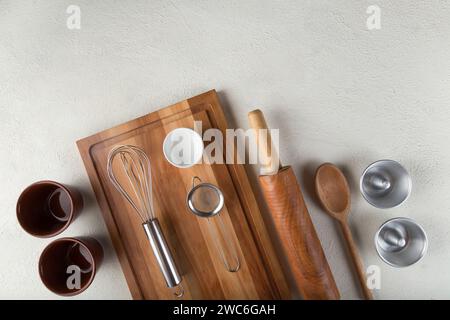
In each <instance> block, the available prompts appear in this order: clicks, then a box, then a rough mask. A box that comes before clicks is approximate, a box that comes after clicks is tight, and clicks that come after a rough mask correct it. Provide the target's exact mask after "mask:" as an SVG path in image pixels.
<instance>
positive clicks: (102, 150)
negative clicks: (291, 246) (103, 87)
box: [77, 90, 290, 299]
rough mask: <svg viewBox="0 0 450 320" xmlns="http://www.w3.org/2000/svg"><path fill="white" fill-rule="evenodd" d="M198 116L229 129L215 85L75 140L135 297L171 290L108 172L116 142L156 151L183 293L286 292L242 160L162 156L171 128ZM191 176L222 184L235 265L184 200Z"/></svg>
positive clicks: (162, 212) (157, 179)
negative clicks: (188, 161) (181, 162)
mask: <svg viewBox="0 0 450 320" xmlns="http://www.w3.org/2000/svg"><path fill="white" fill-rule="evenodd" d="M195 120H201V121H202V125H203V131H204V130H206V129H208V128H218V129H220V130H221V131H222V132H223V134H224V137H225V129H226V128H227V122H226V119H225V116H224V113H223V111H222V107H221V106H220V104H219V100H218V98H217V94H216V92H215V91H214V90H212V91H209V92H206V93H203V94H201V95H199V96H196V97H193V98H190V99H187V100H184V101H181V102H179V103H177V104H174V105H172V106H170V107H167V108H164V109H161V110H159V111H156V112H153V113H150V114H148V115H146V116H143V117H140V118H138V119H135V120H132V121H130V122H127V123H124V124H122V125H119V126H117V127H114V128H112V129H108V130H105V131H103V132H100V133H97V134H95V135H93V136H90V137H88V138H85V139H82V140H80V141H78V142H77V145H78V148H79V151H80V153H81V157H82V158H83V161H84V164H85V166H86V170H87V173H88V175H89V179H90V181H91V184H92V187H93V189H94V192H95V195H96V197H97V201H98V203H99V205H100V208H101V211H102V213H103V217H104V220H105V222H106V225H107V227H108V230H109V233H110V236H111V239H112V242H113V244H114V247H115V249H116V252H117V255H118V257H119V260H120V262H121V265H122V269H123V271H124V274H125V277H126V279H127V282H128V286H129V288H130V290H131V294H132V296H133V298H134V299H173V298H174V297H173V295H172V293H171V291H170V290H169V289H167V287H166V285H165V282H164V279H163V277H162V275H161V272H160V270H159V268H158V265H157V264H156V261H155V258H154V256H153V253H152V251H151V248H150V245H149V243H148V239H147V238H146V236H145V233H144V231H143V229H142V225H141V222H140V220H139V219H138V217H137V215H136V213H135V212H134V211H133V209H132V208H131V206H130V205H129V204H128V203H127V202H126V200H124V198H123V197H122V196H121V195H120V194H119V193H118V192H117V191H116V189H115V188H114V186H113V185H112V184H111V183H110V181H109V179H108V175H107V172H106V163H107V155H108V152H109V151H110V150H111V148H112V147H114V146H115V145H118V144H132V145H136V146H138V147H140V148H142V149H144V150H145V152H146V153H147V155H148V156H149V157H150V159H151V163H152V177H153V193H154V195H153V201H154V207H155V211H156V215H157V218H158V220H159V222H160V224H161V227H162V229H163V232H164V234H165V236H166V238H167V241H168V244H169V246H170V248H171V250H172V252H173V254H174V258H175V261H176V263H177V265H178V267H179V269H180V273H181V274H182V276H183V287H184V289H185V296H184V299H279V298H283V299H286V298H289V297H290V294H289V289H288V286H287V283H286V279H285V277H284V275H283V273H282V270H281V267H280V263H279V261H278V259H277V256H276V254H275V250H274V247H273V245H272V243H271V241H270V239H269V236H268V233H267V230H266V226H265V224H264V221H263V219H262V217H261V214H260V211H259V208H258V205H257V203H256V200H255V197H254V194H253V191H252V189H251V186H250V184H249V181H248V178H247V175H246V172H245V169H244V167H243V166H242V165H237V164H230V165H228V164H213V165H208V164H197V165H195V166H193V167H191V168H187V169H179V168H176V167H174V166H172V165H170V164H169V163H168V162H167V160H166V159H165V158H164V155H163V152H162V143H163V140H164V138H165V136H166V134H167V133H168V132H170V131H171V130H173V129H175V128H179V127H186V128H193V126H194V121H195ZM227 151H230V150H224V154H225V152H227ZM193 176H199V177H200V178H201V179H202V180H203V181H204V182H210V183H213V184H215V185H217V186H219V187H220V188H221V189H222V191H223V192H224V196H225V207H224V209H223V210H222V212H221V215H222V217H223V219H224V221H225V225H226V229H227V230H228V231H229V232H230V234H231V237H232V239H233V241H234V242H235V245H236V247H237V249H238V254H239V258H240V262H241V268H240V269H239V271H238V272H235V273H230V272H228V271H226V269H225V267H224V265H223V264H222V261H221V259H220V256H219V254H218V252H217V250H216V248H215V247H214V243H213V239H212V238H211V236H212V235H211V233H210V232H209V229H208V225H207V223H208V221H207V219H205V218H200V217H197V216H195V215H193V214H192V213H190V212H189V209H188V208H187V207H186V203H185V201H186V195H187V192H188V191H189V190H190V187H191V179H192V177H193Z"/></svg>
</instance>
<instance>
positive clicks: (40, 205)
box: [16, 181, 83, 238]
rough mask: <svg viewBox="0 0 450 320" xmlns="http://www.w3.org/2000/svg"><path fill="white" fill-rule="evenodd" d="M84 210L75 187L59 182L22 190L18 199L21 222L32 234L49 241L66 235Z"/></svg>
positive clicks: (80, 197)
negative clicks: (50, 238)
mask: <svg viewBox="0 0 450 320" xmlns="http://www.w3.org/2000/svg"><path fill="white" fill-rule="evenodd" d="M82 208H83V198H82V196H81V194H80V193H79V192H78V191H77V190H76V189H74V188H72V187H68V186H66V185H63V184H61V183H58V182H55V181H39V182H36V183H33V184H32V185H30V186H29V187H27V188H26V189H25V190H24V191H22V193H21V195H20V196H19V199H18V200H17V207H16V212H17V219H18V220H19V223H20V225H21V226H22V228H23V229H24V230H25V231H27V232H28V233H29V234H31V235H33V236H36V237H40V238H49V237H53V236H55V235H57V234H60V233H61V232H63V231H64V230H65V229H66V228H67V227H68V226H69V225H70V223H71V222H72V221H73V220H74V218H75V216H76V215H78V213H79V212H80V211H81V209H82Z"/></svg>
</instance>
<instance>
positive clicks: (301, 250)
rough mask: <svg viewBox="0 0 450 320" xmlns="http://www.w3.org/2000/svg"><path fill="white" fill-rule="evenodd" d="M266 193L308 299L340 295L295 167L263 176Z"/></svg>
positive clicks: (299, 284) (293, 267) (296, 275)
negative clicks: (307, 206)
mask: <svg viewBox="0 0 450 320" xmlns="http://www.w3.org/2000/svg"><path fill="white" fill-rule="evenodd" d="M259 181H260V183H261V188H262V190H263V193H264V197H265V199H266V201H267V204H268V206H269V209H270V212H271V214H272V218H273V221H274V223H275V227H276V230H277V233H278V236H279V237H280V239H281V242H282V244H283V248H284V251H285V254H286V256H287V259H288V261H289V265H290V267H291V270H292V273H293V276H294V278H295V280H296V282H297V285H298V289H299V291H300V293H301V294H302V296H303V298H304V299H308V300H309V299H314V300H318V299H320V300H329V299H333V300H334V299H339V297H340V295H339V291H338V289H337V286H336V283H335V281H334V278H333V274H332V273H331V269H330V266H329V265H328V262H327V259H326V257H325V254H324V252H323V249H322V246H321V244H320V240H319V238H318V237H317V234H316V231H315V229H314V226H313V224H312V221H311V217H310V216H309V213H308V209H307V208H306V204H305V201H304V199H303V196H302V193H301V190H300V186H299V184H298V182H297V179H296V177H295V174H294V171H293V170H292V168H291V167H289V166H287V167H283V168H281V169H280V171H278V173H276V174H274V175H263V176H260V177H259Z"/></svg>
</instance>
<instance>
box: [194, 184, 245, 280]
mask: <svg viewBox="0 0 450 320" xmlns="http://www.w3.org/2000/svg"><path fill="white" fill-rule="evenodd" d="M196 182H198V183H197V184H196ZM186 202H187V206H188V208H189V209H190V210H191V212H192V213H193V214H195V215H197V216H199V217H202V218H207V219H208V226H209V230H210V232H211V235H212V238H213V239H214V244H215V246H216V249H217V251H218V252H219V255H220V257H221V259H222V261H223V263H224V265H225V268H226V269H227V270H228V271H229V272H236V271H238V270H239V267H240V262H239V257H238V254H237V250H236V247H235V245H234V242H233V239H232V238H231V235H230V232H227V230H226V228H225V224H224V222H223V219H222V217H221V215H220V211H221V210H222V209H223V206H224V202H225V201H224V196H223V193H222V190H220V189H219V187H217V186H215V185H213V184H211V183H206V182H202V180H201V179H200V178H199V177H197V176H195V177H193V178H192V188H191V190H190V191H189V193H188V195H187V199H186ZM212 218H214V221H212Z"/></svg>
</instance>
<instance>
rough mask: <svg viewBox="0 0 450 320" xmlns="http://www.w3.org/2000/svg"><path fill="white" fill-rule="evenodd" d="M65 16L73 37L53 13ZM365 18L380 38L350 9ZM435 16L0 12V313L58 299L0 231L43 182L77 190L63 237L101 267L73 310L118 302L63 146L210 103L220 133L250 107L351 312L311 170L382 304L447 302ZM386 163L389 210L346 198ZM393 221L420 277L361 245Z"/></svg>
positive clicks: (14, 240)
mask: <svg viewBox="0 0 450 320" xmlns="http://www.w3.org/2000/svg"><path fill="white" fill-rule="evenodd" d="M70 4H75V5H79V6H80V8H81V30H68V29H67V28H66V18H67V16H68V15H67V14H66V8H67V6H68V5H70ZM371 4H377V5H379V6H380V8H381V10H382V11H381V23H382V28H381V30H373V31H369V30H367V28H366V18H367V16H368V15H367V14H366V9H367V7H368V6H369V5H371ZM449 49H450V4H449V2H448V1H437V0H430V1H411V0H396V1H393V0H392V1H388V0H385V1H384V0H383V1H379V0H373V1H367V0H366V1H361V0H354V1H350V0H348V1H331V0H330V1H324V0H311V1H294V0H292V1H262V0H258V1H212V0H207V1H199V0H195V1H194V0H192V1H186V0H177V1H123V0H121V1H87V0H84V1H82V0H70V1H68V0H53V1H50V0H45V1H30V0H0V121H1V122H0V123H1V125H0V143H1V147H0V181H1V182H0V204H1V205H0V208H1V210H0V298H38V299H46V298H58V297H57V296H55V295H53V294H52V293H51V292H49V291H47V290H46V289H45V288H44V286H43V285H42V284H41V283H40V280H39V277H38V274H37V260H38V257H39V254H40V252H41V250H42V249H43V248H44V247H45V245H46V244H47V243H49V242H50V240H41V239H36V238H33V237H31V236H29V235H28V234H26V233H25V232H24V231H22V230H21V229H20V227H19V225H18V223H17V221H16V216H15V203H16V199H17V197H18V195H19V194H20V192H21V190H22V189H23V188H24V187H25V186H27V185H28V184H30V183H32V182H34V181H36V180H40V179H54V180H57V181H60V182H63V183H68V184H72V185H74V186H78V187H79V188H81V189H82V190H83V191H84V194H85V198H86V202H87V203H86V207H87V208H86V210H84V212H83V214H82V215H81V216H80V217H79V219H77V220H76V221H75V222H74V223H73V224H72V225H71V226H70V227H69V228H68V230H66V231H65V232H64V233H63V235H64V236H77V235H93V236H95V237H97V238H99V239H100V240H101V241H102V243H103V245H104V246H105V249H106V262H105V264H103V266H102V267H101V270H100V271H99V273H98V275H97V277H96V279H95V281H94V283H93V284H92V286H91V287H90V288H89V289H88V290H87V291H86V292H85V293H83V294H82V295H80V296H78V297H76V298H86V299H102V298H114V299H116V298H130V295H129V292H128V289H127V286H126V283H125V280H124V277H123V275H122V273H121V269H120V266H119V264H118V262H117V259H116V257H115V256H114V252H113V250H112V248H111V245H110V243H109V238H108V234H107V231H106V228H105V225H104V224H103V220H102V218H101V216H100V212H99V210H98V207H97V205H96V203H95V200H94V198H93V194H92V191H91V189H90V185H89V182H88V179H87V175H86V173H85V170H84V167H83V165H82V162H81V159H80V156H79V154H78V151H77V149H76V146H75V141H76V140H77V139H79V138H82V137H85V136H87V135H90V134H93V133H95V132H97V131H99V130H103V129H106V128H109V127H111V126H113V125H116V124H119V123H121V122H124V121H127V120H130V119H132V118H134V117H137V116H140V115H143V114H145V113H148V112H151V111H153V110H156V109H157V108H159V107H163V106H166V105H168V104H171V103H174V102H177V101H179V100H181V99H184V98H187V97H190V96H192V95H195V94H198V93H201V92H203V91H206V90H208V89H211V88H216V89H217V90H218V91H219V92H220V96H221V100H222V102H223V105H224V106H225V107H226V108H227V113H228V116H229V120H230V121H231V123H232V124H233V125H234V126H239V127H244V128H246V127H247V126H248V125H247V120H246V114H247V112H248V111H250V110H251V109H252V108H253V107H254V106H259V107H261V108H263V110H264V111H265V112H266V116H267V118H268V122H269V123H270V125H271V127H273V128H282V131H281V137H282V141H281V144H282V145H281V157H282V160H283V161H284V163H290V164H292V165H293V166H294V167H295V168H296V172H297V174H298V175H299V176H300V177H301V179H302V183H303V185H304V187H305V194H306V198H307V199H306V200H307V202H308V204H309V206H310V211H311V215H312V217H313V220H314V222H315V225H316V228H317V230H318V233H319V236H320V238H321V240H322V243H323V246H324V248H325V251H326V255H327V257H328V259H329V262H330V264H331V267H332V269H333V271H334V274H335V277H336V280H337V283H338V286H339V289H340V290H341V293H342V296H343V297H344V298H350V299H353V298H358V292H357V291H356V288H357V287H356V286H355V283H354V282H353V278H352V276H351V275H350V269H349V267H348V264H347V263H346V258H345V252H344V251H343V250H342V243H341V239H340V237H339V232H337V230H336V226H335V225H333V223H332V222H331V220H330V219H329V218H328V216H326V215H325V214H324V213H323V212H322V211H321V210H320V209H319V208H318V207H317V205H316V204H315V202H314V198H313V197H311V191H310V190H311V188H310V187H311V183H312V180H311V176H312V173H313V171H314V170H315V168H316V167H317V166H318V165H319V164H320V163H321V162H324V161H331V162H334V163H336V164H338V165H341V166H343V167H345V168H346V173H347V174H348V177H349V179H350V180H351V184H352V187H353V189H354V190H353V191H354V197H353V204H354V206H353V213H352V215H351V222H352V227H353V231H354V234H355V237H356V239H357V241H358V246H359V248H360V250H361V254H362V257H363V259H364V262H365V264H366V265H369V264H377V265H379V266H380V267H381V270H382V274H381V275H382V287H381V290H379V291H377V292H376V296H377V297H378V298H385V299H397V298H398V299H409V298H424V299H440V298H450V271H449V270H450V269H449V262H450V250H449V249H450V232H449V231H450V179H449V176H450V150H449V137H450V121H449V120H450V59H449V56H450V55H449ZM380 158H392V159H395V160H398V161H400V162H401V163H402V164H404V165H405V167H406V168H407V169H409V170H410V173H411V175H412V178H413V193H412V196H411V198H410V199H409V200H408V202H407V203H406V204H405V205H403V206H401V207H399V208H396V209H392V210H387V211H382V210H377V209H375V208H372V207H370V206H369V205H368V204H367V203H365V202H364V201H363V200H362V198H361V196H359V194H358V193H357V191H356V187H355V185H356V184H357V181H358V178H359V175H360V173H361V172H362V170H363V169H364V167H365V166H366V165H368V164H369V163H370V162H372V161H374V160H377V159H380ZM396 216H407V217H411V218H413V219H415V220H417V221H418V222H419V223H421V224H422V225H423V227H424V228H425V230H426V231H427V233H428V236H429V240H430V246H429V252H428V254H427V256H426V257H425V259H424V260H422V261H421V262H420V263H418V264H416V265H414V266H412V267H409V268H406V269H395V268H392V267H389V266H387V265H385V264H383V263H382V262H381V260H380V259H379V258H378V257H377V255H376V253H375V250H374V246H373V235H374V233H375V231H376V229H377V228H378V226H379V225H380V224H381V223H382V222H383V221H385V220H387V219H389V218H392V217H396Z"/></svg>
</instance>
